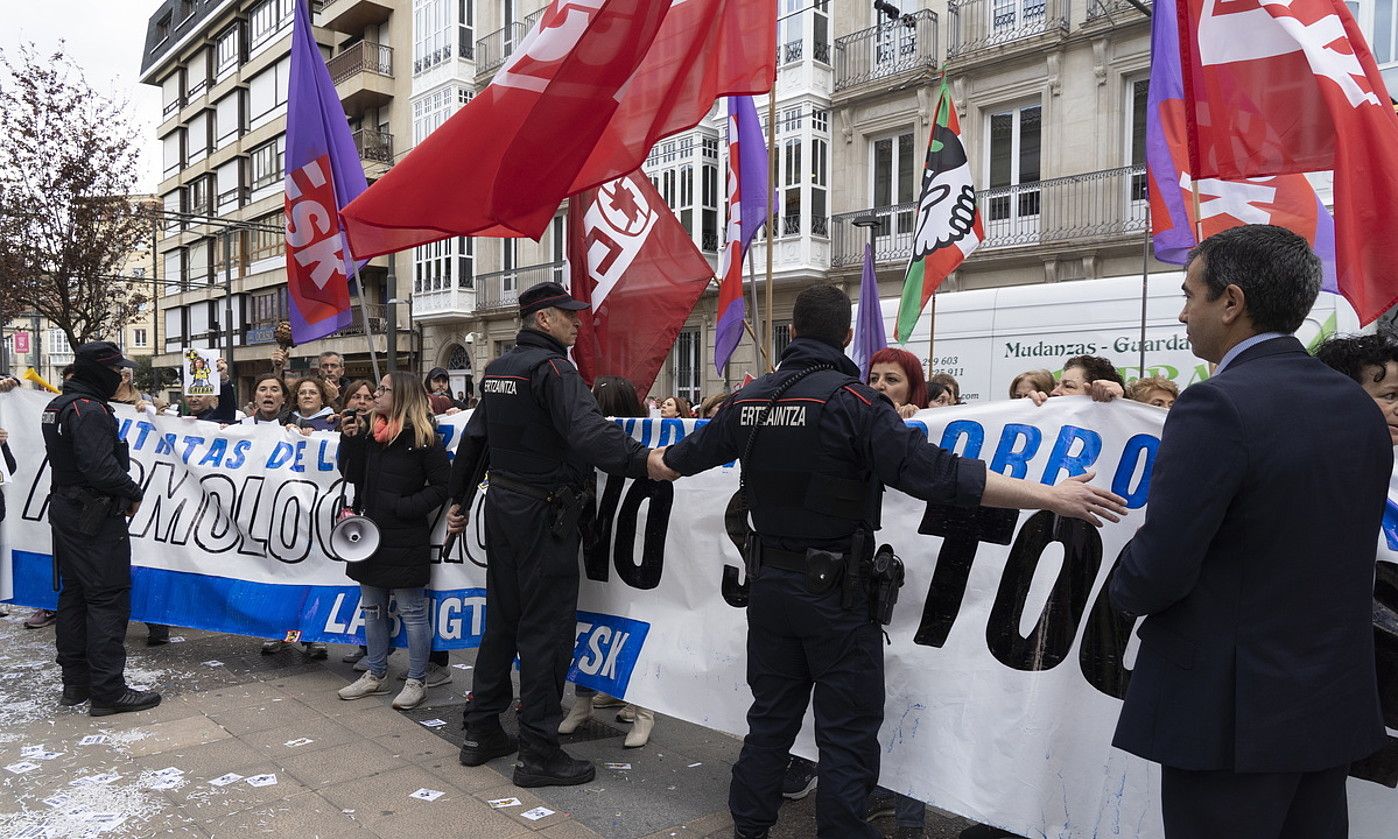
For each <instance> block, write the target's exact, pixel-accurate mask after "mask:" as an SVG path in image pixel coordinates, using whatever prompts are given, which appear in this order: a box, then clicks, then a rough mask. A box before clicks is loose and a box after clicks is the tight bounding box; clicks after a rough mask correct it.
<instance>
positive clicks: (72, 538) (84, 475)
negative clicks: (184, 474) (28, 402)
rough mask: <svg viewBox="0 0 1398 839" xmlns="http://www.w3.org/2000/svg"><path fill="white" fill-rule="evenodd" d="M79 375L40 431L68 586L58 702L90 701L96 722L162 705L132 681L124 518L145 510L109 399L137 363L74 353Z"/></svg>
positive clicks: (101, 353) (93, 346) (93, 347)
mask: <svg viewBox="0 0 1398 839" xmlns="http://www.w3.org/2000/svg"><path fill="white" fill-rule="evenodd" d="M74 357H75V362H74V364H75V368H74V372H73V378H71V379H69V380H67V381H65V382H64V383H63V393H62V395H60V396H58V397H57V398H56V399H54V400H53V401H52V402H50V403H49V404H48V406H47V407H46V408H45V409H44V413H43V416H42V428H43V434H44V446H45V448H46V449H47V451H48V457H49V466H50V470H51V473H52V476H53V486H52V492H51V494H50V498H49V525H50V526H51V528H52V530H53V551H54V556H55V558H56V559H57V562H58V572H59V577H60V580H61V585H62V588H61V590H60V591H59V594H58V627H57V631H56V633H55V641H56V645H57V648H58V664H59V666H60V667H62V669H63V695H62V698H61V699H60V700H59V701H60V704H62V705H66V706H73V705H80V704H82V703H83V702H86V701H88V700H89V699H91V700H92V704H91V706H90V708H89V710H88V713H89V714H90V715H91V716H94V717H100V716H105V715H107V714H118V713H122V712H126V711H142V710H145V709H147V708H154V707H155V706H156V705H159V704H160V694H159V693H156V692H155V691H143V690H133V689H132V688H130V687H129V686H127V684H126V678H125V674H124V671H125V669H126V646H125V642H126V623H127V621H128V620H129V619H130V617H131V539H130V536H129V535H128V534H127V529H126V528H127V519H128V518H129V517H130V516H134V515H135V514H136V511H137V509H139V508H140V506H141V498H142V495H143V493H142V491H141V487H140V485H138V484H137V483H136V482H135V481H134V480H132V479H131V475H130V474H129V472H128V470H129V469H130V468H131V455H130V452H129V450H128V449H127V446H126V443H125V442H123V441H122V440H121V439H120V438H119V437H118V435H117V423H116V417H115V416H114V415H113V413H112V409H111V407H110V406H109V405H108V404H107V402H108V400H110V399H111V398H112V396H113V395H115V394H116V391H117V386H118V385H120V384H121V372H120V371H121V368H122V367H130V366H131V362H130V361H128V360H126V358H124V357H123V356H122V354H121V350H120V349H119V348H118V347H117V345H116V344H113V343H111V342H110V341H96V342H92V343H88V344H83V345H82V346H80V347H78V348H77V350H76V351H75V352H74Z"/></svg>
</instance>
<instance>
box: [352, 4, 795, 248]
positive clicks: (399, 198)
mask: <svg viewBox="0 0 1398 839" xmlns="http://www.w3.org/2000/svg"><path fill="white" fill-rule="evenodd" d="M775 42H776V4H775V3H773V2H772V0H676V2H673V3H664V2H653V0H652V1H651V2H648V1H647V0H552V3H551V4H550V5H549V7H548V9H547V11H545V12H544V14H543V16H542V17H541V18H540V20H539V22H538V23H537V24H536V25H535V27H534V29H533V30H532V31H531V32H530V33H529V35H528V36H527V37H526V38H525V39H524V41H523V42H521V43H520V45H519V47H518V48H517V49H516V50H515V52H514V53H513V54H512V55H511V56H510V58H509V60H508V61H506V63H505V64H504V66H502V67H501V68H500V70H499V71H498V72H497V73H496V74H495V78H494V80H493V81H492V82H491V84H490V85H489V86H487V87H486V89H485V90H483V91H481V93H480V94H479V95H477V96H476V98H475V99H474V100H472V101H471V102H470V103H469V104H467V105H466V107H464V108H462V109H461V110H460V111H458V112H457V113H456V114H455V115H454V116H452V117H451V119H449V120H447V121H446V123H444V124H443V125H442V127H441V128H439V129H437V130H436V131H434V132H433V133H432V134H430V135H429V136H428V137H427V139H425V140H424V141H423V142H421V143H419V144H418V146H417V147H416V148H415V149H413V150H412V151H411V152H410V153H409V154H408V155H407V156H406V157H404V158H403V159H402V160H401V161H399V162H398V163H397V164H396V165H394V167H393V168H392V169H391V170H389V172H388V174H387V175H385V176H384V177H383V178H381V179H379V181H378V182H377V183H375V184H374V185H373V186H371V187H370V188H369V189H368V190H367V191H365V193H364V194H363V195H362V196H360V197H359V199H357V200H356V201H354V202H353V203H351V204H350V205H349V206H347V207H345V209H344V212H343V216H344V219H345V223H346V226H347V228H348V235H349V240H350V247H351V249H352V250H353V252H354V254H355V255H356V256H359V257H360V258H364V257H367V256H374V255H377V254H381V253H388V252H391V251H398V250H403V249H404V248H408V247H412V246H413V245H420V244H423V243H426V242H432V241H436V240H438V239H442V238H445V237H447V236H457V235H463V236H464V235H475V236H529V237H532V238H538V237H539V236H540V235H542V234H543V232H544V230H545V228H546V227H547V226H548V224H549V222H550V221H551V220H552V218H553V215H554V212H555V211H556V210H557V208H558V205H559V203H560V202H562V200H563V199H564V198H565V197H567V196H569V195H571V194H573V193H576V192H579V191H581V190H583V189H587V188H590V187H594V186H597V185H599V184H602V183H606V182H608V181H611V180H614V179H616V178H618V177H621V176H622V175H625V174H626V173H628V172H633V171H635V170H636V169H637V168H639V167H640V165H641V163H642V162H643V161H644V160H645V158H646V155H647V154H648V153H649V152H650V149H651V146H652V145H654V144H655V141H656V140H658V139H660V138H661V137H665V136H668V135H670V134H674V133H676V132H679V131H683V130H685V129H687V128H691V127H693V126H694V125H697V124H698V122H699V121H700V120H701V119H703V118H704V115H705V114H707V113H708V112H709V109H710V108H712V107H713V103H714V100H715V99H716V98H717V97H718V96H720V95H724V94H737V93H761V92H763V91H766V90H769V89H770V88H771V86H772V80H773V79H774V78H775V77H776V54H775V51H774V50H773V49H772V44H773V43H775Z"/></svg>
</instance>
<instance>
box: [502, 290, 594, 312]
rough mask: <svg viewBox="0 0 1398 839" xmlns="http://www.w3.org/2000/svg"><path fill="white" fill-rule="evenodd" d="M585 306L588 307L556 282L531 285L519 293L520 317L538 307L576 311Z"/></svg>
mask: <svg viewBox="0 0 1398 839" xmlns="http://www.w3.org/2000/svg"><path fill="white" fill-rule="evenodd" d="M587 308H590V307H589V306H588V305H587V304H586V303H584V302H583V301H581V300H578V299H576V298H574V297H573V296H572V295H571V294H569V293H568V292H567V291H565V290H564V289H563V286H561V285H559V284H558V283H539V284H537V285H532V286H530V287H529V288H527V289H525V290H524V291H523V292H521V293H520V295H519V315H520V317H528V316H529V315H532V314H534V313H535V312H537V311H539V310H540V309H569V310H571V311H575V312H576V311H580V310H582V309H587Z"/></svg>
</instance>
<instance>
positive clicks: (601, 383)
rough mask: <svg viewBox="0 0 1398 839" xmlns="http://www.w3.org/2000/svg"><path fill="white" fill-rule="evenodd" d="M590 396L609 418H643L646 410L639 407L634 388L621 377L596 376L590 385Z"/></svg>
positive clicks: (639, 403) (628, 381)
mask: <svg viewBox="0 0 1398 839" xmlns="http://www.w3.org/2000/svg"><path fill="white" fill-rule="evenodd" d="M592 395H593V397H594V398H596V400H597V407H598V408H601V409H602V413H603V415H605V416H609V417H644V416H646V415H647V412H646V409H645V408H643V407H642V406H641V397H639V396H637V395H636V386H635V385H633V384H631V380H630V379H627V378H623V377H622V376H598V377H597V380H596V381H595V382H593V383H592Z"/></svg>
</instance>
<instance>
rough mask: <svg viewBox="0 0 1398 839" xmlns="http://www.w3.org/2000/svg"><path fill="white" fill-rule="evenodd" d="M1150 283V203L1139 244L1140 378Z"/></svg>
mask: <svg viewBox="0 0 1398 839" xmlns="http://www.w3.org/2000/svg"><path fill="white" fill-rule="evenodd" d="M1149 282H1150V202H1146V234H1145V236H1144V237H1143V239H1142V244H1141V376H1140V377H1141V378H1142V379H1144V378H1145V377H1146V300H1147V295H1148V287H1149V285H1148V284H1149Z"/></svg>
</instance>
